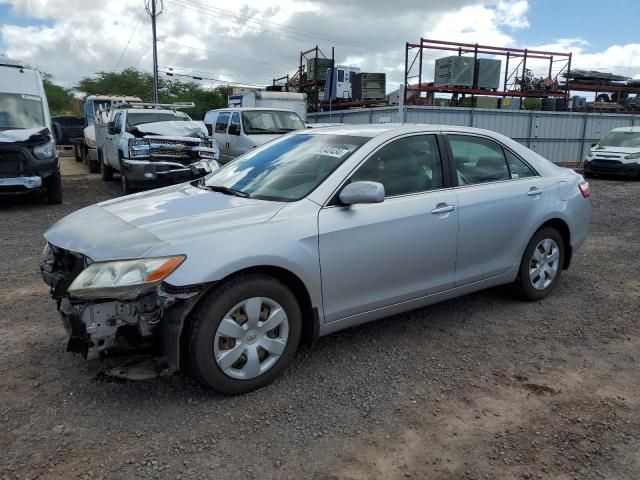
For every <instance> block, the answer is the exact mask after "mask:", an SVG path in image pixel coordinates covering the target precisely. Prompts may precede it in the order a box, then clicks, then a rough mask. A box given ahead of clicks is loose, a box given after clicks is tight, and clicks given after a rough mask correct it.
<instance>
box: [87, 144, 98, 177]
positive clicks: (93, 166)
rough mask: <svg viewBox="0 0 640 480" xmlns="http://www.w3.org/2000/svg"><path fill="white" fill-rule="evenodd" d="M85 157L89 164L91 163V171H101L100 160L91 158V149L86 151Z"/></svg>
mask: <svg viewBox="0 0 640 480" xmlns="http://www.w3.org/2000/svg"><path fill="white" fill-rule="evenodd" d="M84 158H86V159H87V162H86V163H87V165H89V173H98V172H100V162H99V161H98V160H91V158H89V150H86V149H85V151H84Z"/></svg>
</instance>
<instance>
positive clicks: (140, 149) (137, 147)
mask: <svg viewBox="0 0 640 480" xmlns="http://www.w3.org/2000/svg"><path fill="white" fill-rule="evenodd" d="M150 155H151V142H150V141H149V139H148V138H130V139H129V158H149V156H150Z"/></svg>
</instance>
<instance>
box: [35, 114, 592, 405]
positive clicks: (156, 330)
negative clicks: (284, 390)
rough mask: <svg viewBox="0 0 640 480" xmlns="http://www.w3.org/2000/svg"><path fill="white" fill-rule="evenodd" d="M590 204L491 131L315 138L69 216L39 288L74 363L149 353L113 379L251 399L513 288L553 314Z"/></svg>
mask: <svg viewBox="0 0 640 480" xmlns="http://www.w3.org/2000/svg"><path fill="white" fill-rule="evenodd" d="M588 197H589V185H588V183H587V182H585V181H584V179H583V178H582V176H581V175H579V174H577V173H575V172H574V171H572V170H569V169H566V168H562V167H560V166H557V165H554V164H553V163H551V162H549V161H547V160H545V159H544V158H543V157H541V156H540V155H538V154H537V153H535V152H532V151H531V150H529V149H527V148H525V147H524V146H522V145H520V144H519V143H517V142H515V141H513V140H511V139H509V138H507V137H505V136H502V135H500V134H497V133H494V132H491V131H487V130H479V129H473V128H464V127H450V126H430V125H392V124H385V125H354V126H342V127H328V128H321V129H314V130H306V131H305V130H302V131H298V132H293V133H290V134H288V135H285V136H282V137H281V138H278V139H275V140H273V141H272V142H270V143H268V144H265V145H263V146H261V147H258V148H256V149H254V150H251V151H250V152H248V153H246V154H245V155H243V156H241V157H239V158H237V159H236V160H234V161H233V162H231V163H229V164H227V165H226V166H224V167H222V168H221V169H220V170H218V171H216V172H213V173H212V174H210V175H208V176H206V177H204V178H202V179H200V180H195V181H192V182H189V183H183V184H181V185H175V186H170V187H166V188H163V189H158V190H155V191H151V192H144V193H139V194H136V195H132V196H129V197H124V198H118V199H114V200H110V201H106V202H102V203H99V204H97V205H93V206H89V207H87V208H84V209H82V210H79V211H77V212H75V213H72V214H71V215H69V216H67V217H65V218H63V219H62V220H60V221H59V222H58V223H56V224H55V225H53V226H52V227H51V228H50V229H49V230H48V231H47V232H46V233H45V238H46V240H47V247H46V250H45V254H44V259H43V262H42V265H41V270H42V274H43V276H44V279H45V281H46V282H47V283H48V284H49V285H50V288H51V294H52V296H53V298H54V299H55V300H56V301H57V304H58V310H59V312H60V314H61V316H62V320H63V323H64V324H65V326H66V328H67V330H68V332H69V336H70V340H69V344H68V349H69V350H70V351H74V352H81V353H82V354H83V355H85V357H86V358H88V359H97V358H101V357H105V356H109V355H111V354H113V353H114V352H117V351H119V350H120V349H126V348H134V350H136V349H137V348H139V347H141V346H143V345H147V346H149V347H150V349H151V353H150V354H149V355H150V357H149V359H148V360H146V363H140V364H136V365H127V366H122V367H120V366H117V367H115V368H113V369H110V370H109V371H107V372H106V373H108V374H110V375H116V376H122V377H125V378H142V377H147V376H155V375H158V374H160V375H162V374H170V373H173V372H176V371H178V370H181V369H185V368H188V369H189V370H190V371H191V372H193V373H194V374H195V376H196V377H197V378H198V379H199V380H200V381H201V382H202V383H203V384H204V385H206V386H208V387H211V388H213V389H215V390H217V391H219V392H223V393H227V394H239V393H244V392H248V391H251V390H254V389H256V388H259V387H262V386H264V385H266V384H267V383H269V382H271V381H272V380H273V379H274V378H276V377H277V376H278V375H279V374H280V373H281V372H282V371H283V370H284V369H285V368H286V367H287V366H288V365H289V364H290V363H291V361H292V358H293V356H294V353H295V352H296V350H297V348H298V346H299V344H300V342H309V343H312V342H313V341H314V340H315V339H316V338H318V337H319V336H322V335H327V334H330V333H332V332H335V331H337V330H341V329H344V328H348V327H352V326H354V325H358V324H361V323H364V322H368V321H371V320H375V319H378V318H381V317H386V316H389V315H393V314H397V313H400V312H404V311H407V310H411V309H415V308H418V307H423V306H425V305H428V304H432V303H435V302H439V301H443V300H447V299H450V298H454V297H458V296H461V295H465V294H468V293H470V292H474V291H477V290H481V289H485V288H488V287H493V286H496V285H502V284H512V285H513V287H514V289H515V291H516V292H517V293H518V294H519V295H520V296H521V297H522V298H524V299H528V300H539V299H542V298H544V297H546V296H547V295H548V294H549V293H550V292H551V291H552V290H553V289H554V287H555V286H556V285H557V283H558V279H559V277H560V274H561V272H562V270H563V269H566V268H568V267H569V264H570V262H571V258H572V256H573V255H574V254H575V252H576V251H577V250H578V248H579V247H580V246H581V245H582V243H583V242H584V240H585V238H586V236H587V232H588V228H589V223H590V216H591V207H590V203H589V198H588ZM398 321H400V320H398ZM131 346H133V347H131Z"/></svg>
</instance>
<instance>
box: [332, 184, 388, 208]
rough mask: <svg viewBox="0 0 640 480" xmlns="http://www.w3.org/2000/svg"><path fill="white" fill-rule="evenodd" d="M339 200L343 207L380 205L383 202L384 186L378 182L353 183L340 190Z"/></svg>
mask: <svg viewBox="0 0 640 480" xmlns="http://www.w3.org/2000/svg"><path fill="white" fill-rule="evenodd" d="M339 198H340V201H341V202H342V203H344V204H345V205H355V204H358V203H380V202H383V201H384V186H383V185H382V184H381V183H378V182H364V181H363V182H353V183H350V184H348V185H347V186H346V187H344V188H343V189H342V191H341V192H340V195H339Z"/></svg>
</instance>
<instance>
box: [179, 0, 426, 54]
mask: <svg viewBox="0 0 640 480" xmlns="http://www.w3.org/2000/svg"><path fill="white" fill-rule="evenodd" d="M170 1H171V3H173V4H174V5H178V6H180V7H183V8H187V9H191V10H195V11H198V12H199V13H201V14H202V15H205V16H209V17H216V18H218V17H229V18H231V19H232V20H233V21H234V22H235V23H237V24H239V25H246V24H247V23H253V24H257V25H259V26H261V27H262V28H261V29H260V30H261V31H263V32H268V33H277V34H279V35H281V36H283V37H285V38H291V39H294V40H300V41H307V40H306V38H304V37H311V38H315V39H320V40H324V41H328V42H332V43H335V44H341V45H347V46H350V47H352V48H358V49H364V50H368V52H367V53H366V55H367V56H369V57H371V56H373V57H378V58H381V59H386V60H391V58H392V57H391V56H389V55H383V54H380V53H375V52H371V49H379V50H387V51H390V50H393V49H391V48H388V47H382V46H379V45H370V44H365V43H361V42H357V41H354V40H347V39H341V38H336V37H330V36H326V35H321V34H317V33H315V32H310V31H308V30H303V29H298V28H294V27H287V26H283V25H281V24H275V23H274V22H268V21H266V20H265V21H261V20H256V19H253V18H252V17H249V16H246V15H238V14H235V13H233V12H229V11H227V10H222V9H218V8H215V7H210V6H207V5H203V4H200V3H197V2H194V0H170ZM242 19H244V21H241V20H242ZM268 23H270V24H272V25H276V26H273V27H270V28H269V27H266V24H268ZM274 30H280V31H281V32H280V33H278V32H274ZM282 31H284V32H287V33H282ZM299 35H302V36H303V37H300V36H299ZM347 54H349V52H347ZM351 54H352V55H364V53H357V54H356V53H355V52H351ZM391 55H393V56H394V57H395V60H393V61H394V62H398V61H404V55H403V54H391ZM425 56H433V57H434V58H435V57H437V55H433V54H430V55H425Z"/></svg>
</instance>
